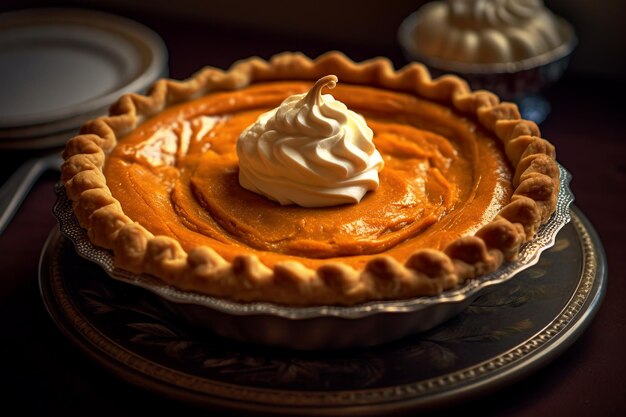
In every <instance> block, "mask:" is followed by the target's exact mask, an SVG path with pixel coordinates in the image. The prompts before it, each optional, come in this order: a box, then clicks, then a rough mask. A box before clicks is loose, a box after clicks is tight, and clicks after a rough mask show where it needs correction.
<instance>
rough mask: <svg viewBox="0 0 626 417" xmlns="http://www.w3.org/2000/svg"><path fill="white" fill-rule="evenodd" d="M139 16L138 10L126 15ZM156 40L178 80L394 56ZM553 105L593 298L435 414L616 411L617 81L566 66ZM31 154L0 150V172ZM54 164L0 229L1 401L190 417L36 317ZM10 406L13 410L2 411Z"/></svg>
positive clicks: (46, 410) (194, 30) (302, 44)
mask: <svg viewBox="0 0 626 417" xmlns="http://www.w3.org/2000/svg"><path fill="white" fill-rule="evenodd" d="M137 18H138V19H139V20H142V18H141V17H137ZM143 20H144V22H145V23H147V24H148V25H149V26H151V27H153V28H154V29H155V30H157V31H158V32H159V33H160V34H161V35H162V36H163V38H164V39H165V41H166V44H167V46H168V48H169V51H170V73H171V75H172V77H174V78H185V77H187V76H189V75H190V74H191V73H192V72H193V71H195V70H197V69H198V68H200V67H201V66H202V65H204V64H210V65H213V66H218V67H227V66H228V65H230V64H231V63H232V62H233V61H235V60H236V59H240V58H245V57H247V56H250V55H260V56H262V57H269V56H270V55H272V54H273V53H276V52H280V51H283V50H301V51H304V52H305V53H307V54H309V55H311V56H317V55H318V54H320V53H322V52H324V51H326V50H328V49H341V50H343V51H344V52H346V53H347V54H348V55H349V56H351V57H352V58H354V59H356V60H361V59H364V58H369V57H372V56H376V55H386V56H388V57H390V58H391V59H392V60H393V61H394V62H395V63H396V64H397V65H398V64H401V63H402V57H401V54H400V53H399V51H398V50H397V49H394V50H387V51H381V50H372V49H369V48H368V47H367V46H366V45H333V44H329V43H320V42H316V41H314V40H310V41H306V40H305V41H303V40H299V39H292V38H285V37H279V36H270V35H267V34H259V33H246V32H241V31H237V32H233V31H229V30H228V29H225V28H221V29H220V28H217V29H216V28H209V27H204V26H201V25H192V24H188V23H185V22H176V21H165V20H156V19H143ZM547 97H548V99H549V100H550V102H551V104H552V108H553V111H552V113H551V114H550V116H549V118H548V120H547V121H546V122H545V123H544V124H543V125H542V131H543V135H544V136H545V137H546V138H548V139H550V140H551V141H552V142H553V143H554V144H555V145H556V147H557V149H558V160H559V161H560V162H561V164H563V165H564V166H565V167H566V168H567V169H568V170H569V171H570V172H571V173H572V174H573V178H574V180H573V182H572V188H573V191H574V193H575V195H576V205H577V206H578V207H579V208H580V209H581V210H582V211H583V213H584V214H586V215H587V217H588V218H589V219H590V220H591V222H592V223H593V224H594V226H595V228H596V230H597V232H598V234H599V235H600V237H601V239H602V241H603V243H604V248H605V250H606V253H607V258H608V271H609V273H608V276H609V278H608V289H607V293H606V298H605V300H604V303H603V305H602V307H601V309H600V311H599V312H598V314H597V316H596V318H595V320H594V321H593V323H592V324H591V325H590V327H589V328H588V329H587V331H586V332H585V333H584V334H583V335H582V336H581V337H580V339H578V340H577V341H576V342H575V343H574V345H573V346H572V347H571V348H569V349H568V350H567V351H566V352H565V353H563V354H562V355H561V356H560V357H558V358H557V359H556V360H554V361H553V362H552V363H550V364H548V365H547V366H545V367H544V368H542V369H540V370H538V371H537V372H536V373H534V374H533V375H531V376H530V377H528V378H526V379H524V380H522V381H520V382H517V383H515V384H513V385H511V386H508V387H504V388H503V389H501V390H500V391H498V392H497V393H495V394H493V395H490V396H488V397H483V398H478V399H476V400H474V401H470V402H469V403H466V404H463V405H462V406H455V407H454V408H452V409H449V410H447V411H450V412H452V411H454V412H457V413H459V414H460V413H464V414H467V413H471V414H477V415H483V416H485V415H506V416H529V415H533V416H568V417H573V416H590V415H626V359H624V352H625V348H624V341H625V340H626V338H625V333H626V301H625V300H626V279H625V277H624V276H625V275H626V251H625V245H624V243H623V242H624V239H625V237H626V221H624V216H625V213H626V210H625V206H624V201H625V198H624V195H625V194H626V135H625V134H624V133H623V132H624V124H625V122H624V120H625V118H624V114H625V110H626V109H625V106H624V105H623V103H624V97H626V83H625V82H624V80H604V79H599V78H585V77H582V76H580V75H576V74H569V75H568V76H566V77H565V78H564V79H563V80H562V81H561V82H560V83H558V84H557V85H556V86H554V87H553V88H551V89H550V90H549V91H548V92H547ZM35 154H36V152H34V151H33V152H29V151H19V152H16V151H0V162H1V165H0V174H1V177H0V180H1V181H4V180H5V179H6V178H7V177H8V175H9V174H10V173H11V172H12V171H13V170H14V169H15V167H17V166H18V165H19V163H20V162H22V161H23V160H25V159H27V158H29V157H32V156H33V155H35ZM57 175H58V174H55V173H49V174H46V175H45V176H44V177H43V178H42V179H41V180H40V181H39V182H38V183H37V184H36V186H35V187H34V188H33V190H32V192H31V193H30V195H29V197H28V198H27V199H26V201H25V203H24V205H23V206H22V208H21V210H20V211H19V213H18V214H17V216H16V217H15V219H14V220H13V222H12V223H11V224H10V226H9V228H8V229H7V230H6V232H5V233H4V234H3V235H1V236H0V334H1V335H0V338H1V343H0V361H2V366H1V369H2V376H3V386H4V388H3V390H2V396H1V397H2V399H3V404H2V405H3V408H4V409H5V410H8V409H16V410H19V411H20V414H22V413H26V414H30V413H34V412H36V413H39V414H44V415H66V416H70V415H80V416H83V415H96V416H105V415H117V416H125V415H129V416H130V415H142V414H152V415H165V414H166V413H168V414H174V413H176V414H177V415H180V414H182V413H184V414H185V415H188V414H189V415H197V414H200V413H201V411H200V410H197V409H195V408H193V407H192V406H188V405H184V404H180V403H178V402H175V401H172V400H168V399H165V398H159V397H158V396H156V395H154V394H151V393H149V392H147V391H144V390H142V389H139V388H136V387H134V386H131V385H129V384H127V383H124V382H122V381H120V380H118V379H117V378H116V377H114V376H112V375H110V374H109V373H107V372H106V371H104V370H103V369H101V367H100V366H98V365H97V364H95V363H92V362H91V361H90V360H89V359H87V358H86V357H85V356H84V355H83V354H81V353H80V352H79V351H78V350H76V349H75V348H74V347H73V346H72V345H71V344H70V343H69V342H68V341H67V340H65V339H64V337H63V336H62V335H61V334H60V332H59V331H58V330H57V329H56V328H55V327H54V325H53V323H52V321H51V320H50V319H49V317H48V316H47V314H46V312H45V309H44V306H43V304H42V301H41V299H40V296H39V293H38V287H37V264H38V259H39V254H40V251H41V248H42V245H43V243H44V241H45V239H46V236H47V235H48V233H49V231H50V230H51V229H52V228H53V227H55V220H54V218H53V216H52V214H51V207H52V204H53V201H54V194H53V191H52V187H53V185H54V183H55V181H56V179H57ZM13 407H16V408H13Z"/></svg>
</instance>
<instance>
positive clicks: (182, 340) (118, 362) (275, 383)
mask: <svg viewBox="0 0 626 417" xmlns="http://www.w3.org/2000/svg"><path fill="white" fill-rule="evenodd" d="M606 279H607V278H606V260H605V255H604V251H603V249H602V245H601V243H600V241H599V239H598V237H597V235H596V233H595V232H594V230H593V227H592V226H591V225H590V223H589V222H588V221H587V220H586V219H585V217H584V215H583V214H582V213H581V212H580V211H579V210H578V209H577V208H575V207H572V221H571V222H570V223H569V224H567V225H566V226H565V227H563V229H562V230H561V231H560V232H559V234H558V235H557V238H556V242H555V245H554V246H553V247H552V248H550V249H548V250H547V251H545V252H544V253H543V254H542V255H541V258H540V259H539V262H538V263H537V264H536V265H534V266H532V267H531V268H529V269H526V270H525V271H522V272H520V273H519V274H518V275H516V277H515V279H512V280H508V281H506V282H504V283H501V284H499V285H497V286H493V287H491V288H489V289H488V291H486V292H484V293H483V294H482V295H480V296H479V297H478V298H477V299H475V300H474V301H473V302H472V303H471V304H470V305H469V307H467V308H466V309H465V310H464V311H463V312H461V313H460V314H459V315H457V316H455V317H454V318H452V319H451V320H448V321H446V322H445V323H443V324H442V325H440V326H438V327H435V328H434V329H432V330H430V331H427V332H424V333H420V334H416V335H413V336H410V337H407V338H404V339H402V340H400V341H397V342H393V343H387V344H383V345H380V346H376V347H369V348H358V349H346V350H333V351H327V350H326V351H297V350H288V349H277V348H267V347H263V346H259V345H254V344H249V343H242V342H236V341H233V340H230V339H226V338H222V337H220V336H217V335H215V334H214V333H212V332H210V331H208V330H207V329H206V328H204V327H199V326H195V325H192V324H190V323H189V322H188V321H185V320H183V319H181V318H180V316H179V315H178V314H176V313H175V312H174V311H172V310H171V309H170V308H169V307H168V304H167V303H164V302H163V299H162V298H160V297H158V296H157V295H155V294H153V293H151V292H149V291H146V290H145V289H143V288H139V287H135V286H132V285H128V284H126V283H124V282H119V281H116V280H112V279H111V278H110V276H109V275H107V273H106V272H105V271H104V270H103V269H102V268H100V267H99V266H98V265H96V264H94V263H93V262H91V261H88V260H86V259H84V258H83V257H81V256H79V255H78V254H77V253H76V251H75V250H74V246H73V243H72V242H71V241H70V240H69V239H68V238H66V237H64V236H63V235H62V234H61V233H60V232H59V231H58V230H56V229H55V230H53V231H52V232H51V234H50V237H49V239H48V241H47V243H46V245H45V247H44V249H43V252H42V256H41V262H40V273H39V281H40V287H41V293H42V297H43V300H44V303H45V305H46V307H47V309H48V312H49V314H50V316H51V317H52V319H53V321H54V322H55V324H56V325H57V326H58V327H59V329H60V330H61V331H62V332H63V333H64V334H65V335H66V336H67V337H68V338H69V339H70V340H71V341H72V342H73V343H74V344H75V345H76V346H77V347H78V348H79V349H80V350H82V351H83V352H85V353H86V354H87V355H88V356H90V357H91V358H93V359H94V360H96V361H97V362H98V363H100V364H101V365H102V366H103V367H105V368H107V369H109V370H111V371H112V372H114V373H115V374H117V375H118V376H120V377H122V378H124V379H125V380H127V381H130V382H132V383H134V384H136V385H139V386H141V387H144V388H146V389H149V390H151V391H154V392H156V393H159V394H163V395H166V396H168V397H174V398H177V399H180V400H182V401H186V402H191V403H194V404H199V405H201V406H205V407H207V408H218V409H227V410H232V411H240V412H243V411H245V412H247V413H276V414H277V413H280V414H292V415H322V414H324V415H374V414H375V415H381V414H397V413H399V412H407V411H415V410H419V409H424V408H426V407H428V408H432V407H436V406H439V405H442V404H444V403H445V404H452V403H454V402H458V401H462V400H463V399H467V398H470V397H474V396H476V395H479V394H484V393H486V392H490V391H493V390H495V389H498V388H500V387H502V386H504V385H506V384H509V383H512V382H514V381H517V380H519V379H520V378H522V377H524V376H526V375H528V374H530V373H532V372H533V371H535V370H537V369H538V368H540V367H541V366H543V365H545V364H546V363H548V362H549V361H550V360H552V359H554V358H555V357H556V356H557V355H558V354H560V353H562V352H563V351H564V350H565V349H567V348H568V347H569V346H570V345H571V344H572V343H573V342H574V341H575V340H576V339H577V338H578V336H580V334H581V333H582V332H583V331H584V330H585V329H586V328H587V326H588V325H589V323H590V322H591V320H592V318H593V317H594V315H595V312H596V311H597V309H598V307H599V306H600V303H601V300H602V297H603V295H604V291H605V287H606ZM266 331H268V332H270V331H271V327H268V328H267V329H266Z"/></svg>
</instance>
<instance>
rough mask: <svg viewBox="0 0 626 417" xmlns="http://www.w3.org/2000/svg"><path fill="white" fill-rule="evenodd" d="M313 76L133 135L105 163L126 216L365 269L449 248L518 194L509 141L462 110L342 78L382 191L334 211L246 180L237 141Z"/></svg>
mask: <svg viewBox="0 0 626 417" xmlns="http://www.w3.org/2000/svg"><path fill="white" fill-rule="evenodd" d="M311 85H312V83H311V82H271V83H260V84H254V85H252V86H249V87H247V88H244V89H241V90H237V91H229V92H217V93H212V94H208V95H206V96H204V97H202V98H199V99H196V100H193V101H190V102H186V103H182V104H178V105H174V106H171V107H169V108H167V109H166V110H164V111H162V112H160V113H158V114H157V115H155V116H153V117H151V118H149V119H147V120H146V121H145V122H143V123H142V124H141V125H140V126H138V127H137V128H136V129H134V130H133V131H132V132H131V133H130V134H128V135H127V136H125V137H123V138H121V139H120V140H119V143H118V145H117V146H116V147H115V149H114V150H113V151H112V153H111V154H110V155H109V157H108V158H107V162H106V166H105V168H104V172H105V176H106V178H107V185H108V187H109V188H110V190H111V193H112V195H113V197H114V198H115V199H117V200H118V201H119V202H120V204H121V207H122V209H123V211H124V213H125V214H126V215H128V216H129V217H130V218H132V219H133V220H134V221H136V222H138V223H139V224H141V225H142V226H144V227H145V228H146V229H147V230H149V231H150V232H152V233H153V234H154V235H166V236H171V237H174V238H175V239H176V240H177V241H178V242H180V244H181V246H182V247H183V249H185V250H186V251H190V250H192V249H193V248H196V247H199V246H209V247H211V248H212V249H213V250H215V251H216V252H217V253H218V254H219V255H221V256H222V257H223V258H224V259H226V260H227V261H232V260H233V259H234V258H235V257H236V256H238V255H240V254H241V253H250V254H254V255H256V256H257V257H258V258H259V259H260V261H261V262H262V263H263V264H265V265H267V266H268V267H273V266H274V265H276V264H277V263H280V262H281V261H285V260H297V261H299V262H300V263H302V264H303V265H305V266H308V267H311V268H315V267H317V266H319V265H322V264H323V263H324V262H327V261H328V260H329V259H331V260H337V261H341V262H342V263H345V264H348V265H351V266H353V267H355V268H362V267H363V266H364V265H365V264H367V262H368V261H369V260H371V259H372V258H373V257H374V256H375V255H377V254H381V253H384V254H386V255H389V256H391V257H393V258H395V259H397V260H398V261H400V262H403V261H405V260H406V259H407V258H408V257H409V256H410V255H411V254H412V253H414V252H415V251H416V250H417V249H420V248H431V249H439V250H443V249H444V248H445V247H446V246H447V245H448V244H449V243H451V242H453V241H455V240H456V239H458V238H459V237H461V236H466V235H472V234H473V233H474V232H476V231H477V230H478V229H479V228H480V227H481V226H483V225H485V224H487V223H489V222H490V221H491V220H492V219H493V218H494V217H495V215H496V214H497V213H498V212H499V211H500V209H502V207H503V206H504V205H506V203H507V202H508V201H510V199H511V195H512V193H513V190H512V187H511V182H512V169H511V168H510V165H509V163H508V161H507V160H506V157H505V156H504V152H503V150H502V149H501V148H502V145H501V143H500V141H499V140H498V139H497V138H495V136H493V134H492V133H490V132H488V131H487V130H485V129H484V128H483V127H481V126H480V125H478V124H477V122H476V121H475V120H473V119H471V118H468V117H465V116H463V115H461V114H460V113H457V112H455V111H454V110H453V109H451V108H450V107H447V106H444V105H440V104H437V103H436V102H433V101H429V100H425V99H421V98H417V97H415V96H412V95H408V94H403V93H399V92H392V91H388V90H383V89H377V88H373V87H365V86H356V85H349V84H339V85H337V87H336V88H335V89H334V90H333V91H332V95H333V96H334V97H335V98H336V99H337V100H339V101H341V102H343V103H344V104H346V105H347V106H348V108H349V109H351V110H353V111H355V112H357V113H359V114H361V115H362V116H363V117H364V118H365V120H366V121H367V124H368V125H369V127H370V128H371V129H372V130H373V132H374V138H373V141H374V144H375V145H376V148H377V149H378V151H379V152H380V154H381V155H382V157H383V159H384V164H385V165H384V168H383V169H382V171H380V173H379V179H380V184H379V187H378V189H377V190H376V191H371V192H368V193H367V194H366V195H365V196H364V197H363V199H362V200H361V202H360V203H358V204H345V205H341V206H335V207H329V208H305V207H300V206H281V205H280V204H279V203H276V202H274V201H271V200H269V199H267V198H266V197H264V196H262V195H259V194H256V193H253V192H251V191H248V190H246V189H244V188H243V187H242V186H241V185H240V184H239V180H238V171H239V168H238V158H237V152H236V143H237V138H238V137H239V135H240V134H241V132H242V131H243V130H244V129H245V128H246V127H247V126H249V125H251V124H252V123H254V121H255V120H256V119H257V118H258V116H259V115H260V114H262V113H264V112H266V111H268V110H270V109H272V108H275V107H277V106H278V105H280V103H281V102H282V101H283V100H284V99H285V98H287V97H288V96H290V95H292V94H301V93H305V92H307V91H308V90H309V89H310V88H311Z"/></svg>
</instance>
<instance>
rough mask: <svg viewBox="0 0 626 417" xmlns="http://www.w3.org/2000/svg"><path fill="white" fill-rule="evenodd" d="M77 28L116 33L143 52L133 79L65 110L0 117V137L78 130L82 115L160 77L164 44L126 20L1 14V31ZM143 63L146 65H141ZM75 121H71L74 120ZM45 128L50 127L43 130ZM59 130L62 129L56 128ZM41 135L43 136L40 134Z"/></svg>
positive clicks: (61, 11)
mask: <svg viewBox="0 0 626 417" xmlns="http://www.w3.org/2000/svg"><path fill="white" fill-rule="evenodd" d="M28 24H30V25H34V26H39V25H46V24H55V25H63V26H65V25H78V26H81V27H84V28H85V29H87V30H94V28H95V30H97V31H102V32H107V33H115V34H116V35H118V36H119V37H120V38H123V39H124V40H125V41H126V42H127V43H128V44H129V45H132V46H133V47H135V48H138V49H139V50H140V51H142V55H145V56H141V55H138V56H137V60H138V61H139V69H138V71H137V73H136V74H134V76H132V77H130V78H129V79H128V80H125V82H124V83H123V85H119V86H117V87H118V88H117V89H115V90H114V91H110V92H107V93H105V94H102V95H99V96H97V97H93V98H91V99H88V100H86V101H83V102H81V103H78V104H74V105H70V106H65V107H62V108H59V109H55V110H52V111H49V112H43V114H42V113H34V114H27V115H23V116H19V117H14V116H12V117H7V118H5V117H0V129H1V130H2V135H3V136H7V135H9V134H10V133H11V131H14V132H15V134H16V135H17V136H24V135H26V134H27V133H24V132H25V131H26V132H28V131H30V130H32V129H39V130H38V132H39V131H41V130H42V128H43V129H44V131H45V133H54V130H58V129H57V127H56V126H57V125H60V126H62V128H63V129H67V128H68V126H67V125H68V124H73V125H75V126H73V127H78V126H80V124H81V123H82V121H78V119H80V116H81V115H82V114H91V113H93V112H95V111H99V110H101V109H103V108H106V107H108V106H109V105H110V104H111V103H113V101H114V98H116V97H119V96H120V95H122V94H124V93H128V92H131V91H133V92H134V91H143V90H144V89H146V88H148V87H149V86H150V85H151V84H152V83H153V82H154V81H155V80H156V79H157V78H158V77H160V76H163V75H164V74H163V71H164V68H166V67H167V59H168V53H167V48H166V46H165V42H164V41H163V39H161V37H160V36H159V35H158V34H157V33H156V32H155V31H154V30H152V29H150V28H148V27H147V26H145V25H143V24H142V23H139V22H138V21H135V20H132V19H129V18H127V17H124V16H121V15H117V14H112V13H108V12H103V11H99V10H92V9H81V8H72V7H42V8H34V9H23V10H16V11H10V12H6V13H1V14H0V29H1V28H2V27H3V25H4V26H6V28H10V27H17V26H19V25H28ZM141 61H145V62H141ZM75 119H76V120H77V121H74V120H75ZM46 125H49V126H48V127H46ZM59 129H61V128H59ZM39 133H40V134H43V133H41V132H39Z"/></svg>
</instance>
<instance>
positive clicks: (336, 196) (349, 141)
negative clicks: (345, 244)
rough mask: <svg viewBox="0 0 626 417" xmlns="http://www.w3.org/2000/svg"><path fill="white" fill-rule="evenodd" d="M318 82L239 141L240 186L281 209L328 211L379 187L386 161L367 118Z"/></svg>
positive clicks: (331, 83) (331, 78)
mask: <svg viewBox="0 0 626 417" xmlns="http://www.w3.org/2000/svg"><path fill="white" fill-rule="evenodd" d="M337 81H338V79H337V77H336V76H335V75H327V76H325V77H322V78H320V79H319V80H318V81H317V82H316V83H315V85H313V87H312V88H311V90H309V92H308V93H306V94H296V95H293V96H291V97H288V98H287V99H285V100H284V101H283V102H282V104H281V105H280V106H279V107H277V108H275V109H273V110H270V111H268V112H266V113H264V114H262V115H261V116H259V118H258V119H257V121H256V122H255V123H254V124H252V125H251V126H249V127H248V128H247V129H245V130H244V131H243V132H242V133H241V135H240V136H239V139H238V141H237V155H238V157H239V183H240V184H241V186H242V187H244V188H246V189H248V190H250V191H253V192H256V193H258V194H262V195H264V196H266V197H268V198H269V199H271V200H274V201H277V202H279V203H280V204H282V205H289V204H297V205H299V206H303V207H328V206H335V205H340V204H349V203H358V202H359V201H361V199H362V198H363V196H364V195H365V194H366V193H367V192H368V191H373V190H376V189H377V188H378V172H379V171H380V170H381V169H382V168H383V165H384V163H383V159H382V157H381V155H380V153H379V152H378V151H377V150H376V147H375V146H374V143H373V141H372V138H373V132H372V130H371V129H370V128H369V127H368V126H367V124H366V122H365V119H364V118H363V117H362V116H361V115H359V114H357V113H355V112H354V111H352V110H349V109H348V108H347V107H346V105H345V104H343V103H341V102H340V101H337V100H335V98H334V97H333V96H332V95H330V94H322V88H324V87H328V88H334V87H335V85H336V83H337Z"/></svg>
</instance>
